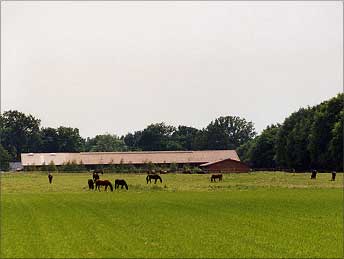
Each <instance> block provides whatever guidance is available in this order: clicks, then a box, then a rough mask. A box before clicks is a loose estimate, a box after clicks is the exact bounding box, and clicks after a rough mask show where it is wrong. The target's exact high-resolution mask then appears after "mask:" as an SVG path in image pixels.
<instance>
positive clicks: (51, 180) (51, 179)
mask: <svg viewBox="0 0 344 259" xmlns="http://www.w3.org/2000/svg"><path fill="white" fill-rule="evenodd" d="M48 179H49V183H50V184H51V183H52V182H53V175H52V174H51V173H49V174H48Z"/></svg>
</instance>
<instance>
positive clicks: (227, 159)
mask: <svg viewBox="0 0 344 259" xmlns="http://www.w3.org/2000/svg"><path fill="white" fill-rule="evenodd" d="M224 161H234V162H240V160H236V159H232V158H226V159H221V160H218V161H211V162H208V163H205V164H201V165H200V166H201V167H206V166H209V165H214V164H218V163H222V162H224ZM240 163H241V162H240Z"/></svg>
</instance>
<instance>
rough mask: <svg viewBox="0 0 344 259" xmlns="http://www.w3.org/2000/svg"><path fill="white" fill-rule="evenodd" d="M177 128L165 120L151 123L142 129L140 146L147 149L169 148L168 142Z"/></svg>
mask: <svg viewBox="0 0 344 259" xmlns="http://www.w3.org/2000/svg"><path fill="white" fill-rule="evenodd" d="M175 130H176V129H175V127H173V126H169V125H166V124H165V123H164V122H162V123H156V124H151V125H149V126H147V128H145V129H144V130H143V131H142V135H141V138H140V139H139V142H138V146H139V147H140V148H141V149H142V150H147V151H152V150H168V142H169V140H170V137H171V136H172V134H173V132H174V131H175Z"/></svg>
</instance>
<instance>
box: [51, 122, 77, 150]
mask: <svg viewBox="0 0 344 259" xmlns="http://www.w3.org/2000/svg"><path fill="white" fill-rule="evenodd" d="M57 134H58V141H57V143H58V152H81V151H82V150H83V149H84V139H83V138H82V137H80V135H79V129H77V128H70V127H62V126H61V127H59V128H57Z"/></svg>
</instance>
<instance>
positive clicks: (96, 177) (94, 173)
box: [92, 172, 99, 181]
mask: <svg viewBox="0 0 344 259" xmlns="http://www.w3.org/2000/svg"><path fill="white" fill-rule="evenodd" d="M92 177H93V181H97V180H99V174H98V173H96V172H93V176H92Z"/></svg>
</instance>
